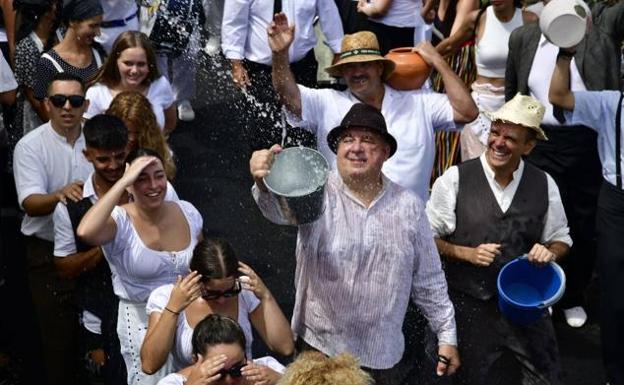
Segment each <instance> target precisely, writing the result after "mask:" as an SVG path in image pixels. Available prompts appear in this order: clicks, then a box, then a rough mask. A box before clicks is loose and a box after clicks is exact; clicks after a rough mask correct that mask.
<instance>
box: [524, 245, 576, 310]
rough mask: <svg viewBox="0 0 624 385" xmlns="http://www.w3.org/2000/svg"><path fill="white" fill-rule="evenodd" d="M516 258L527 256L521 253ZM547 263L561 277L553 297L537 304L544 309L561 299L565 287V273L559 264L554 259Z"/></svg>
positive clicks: (526, 257)
mask: <svg viewBox="0 0 624 385" xmlns="http://www.w3.org/2000/svg"><path fill="white" fill-rule="evenodd" d="M516 259H518V260H521V259H527V260H528V259H529V256H528V255H527V254H523V255H521V256H519V257H518V258H516ZM548 264H550V266H551V267H552V268H553V269H555V270H556V271H557V272H558V273H559V276H560V277H561V286H560V287H559V290H557V292H556V293H555V295H553V297H552V298H551V299H550V300H549V301H548V302H542V303H541V304H539V305H537V307H538V308H540V309H546V308H548V307H550V306H552V305H554V304H555V303H557V301H559V300H560V299H561V297H563V293H564V292H565V287H566V275H565V273H564V271H563V269H562V268H561V266H559V264H558V263H557V262H554V261H550V262H548Z"/></svg>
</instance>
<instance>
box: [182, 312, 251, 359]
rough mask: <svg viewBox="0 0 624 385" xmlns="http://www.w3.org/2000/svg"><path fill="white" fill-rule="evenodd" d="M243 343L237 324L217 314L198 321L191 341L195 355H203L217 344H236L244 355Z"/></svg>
mask: <svg viewBox="0 0 624 385" xmlns="http://www.w3.org/2000/svg"><path fill="white" fill-rule="evenodd" d="M245 343H246V341H245V333H243V329H241V327H240V326H239V325H238V323H237V322H236V321H234V320H233V319H231V318H229V317H226V316H222V315H219V314H209V315H207V316H206V318H204V319H203V320H201V321H199V323H198V324H197V325H196V326H195V329H194V330H193V337H192V339H191V345H192V346H193V354H195V355H197V354H203V355H205V354H206V352H207V351H208V349H210V348H211V347H213V346H215V345H219V344H237V345H238V346H240V348H241V350H242V351H243V354H244V352H245Z"/></svg>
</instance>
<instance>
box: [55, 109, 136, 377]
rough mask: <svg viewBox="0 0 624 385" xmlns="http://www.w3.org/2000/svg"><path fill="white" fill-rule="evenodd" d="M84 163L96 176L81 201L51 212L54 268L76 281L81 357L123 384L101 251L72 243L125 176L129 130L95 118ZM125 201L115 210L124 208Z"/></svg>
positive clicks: (113, 304) (88, 128)
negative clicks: (92, 211)
mask: <svg viewBox="0 0 624 385" xmlns="http://www.w3.org/2000/svg"><path fill="white" fill-rule="evenodd" d="M83 132H84V136H85V144H86V146H85V149H84V150H83V154H84V156H85V158H86V159H87V160H88V161H89V162H90V163H91V164H92V165H93V169H94V172H93V173H91V175H90V176H89V177H88V178H87V180H86V181H85V183H84V186H83V190H82V192H83V194H82V196H83V199H82V200H80V201H77V202H73V201H70V200H68V201H67V204H63V203H59V204H57V206H56V208H55V210H54V216H53V219H54V257H55V258H54V262H55V265H56V268H57V270H58V273H59V275H60V276H61V277H62V278H65V279H75V280H76V289H77V290H76V300H77V305H78V308H79V311H81V313H82V314H81V317H80V318H81V323H82V325H83V333H82V334H83V338H81V345H83V346H82V347H81V351H82V353H84V354H85V358H86V359H87V362H88V364H89V365H88V366H89V367H90V368H91V372H94V373H92V374H95V375H98V374H99V373H100V371H101V374H102V376H103V378H104V381H105V384H107V385H109V384H123V383H125V382H126V377H127V376H126V368H125V365H124V361H123V359H122V357H121V353H120V350H119V349H120V348H119V339H118V337H117V307H118V300H117V296H115V294H114V293H113V286H112V282H111V271H110V268H109V266H108V263H107V262H106V260H105V259H104V254H103V253H102V249H101V248H100V247H92V246H90V245H87V244H85V243H83V242H82V241H80V239H78V238H77V237H76V228H77V227H78V224H79V223H80V220H81V219H82V217H83V216H84V214H85V213H86V212H87V210H89V208H90V207H91V206H92V205H93V203H94V202H95V201H96V200H97V199H98V197H101V196H103V195H104V194H105V193H106V192H107V191H108V190H109V189H110V187H111V186H112V185H113V184H114V183H115V182H117V180H119V178H121V177H122V176H123V173H124V171H125V165H126V163H125V161H126V155H127V152H126V146H127V143H128V130H127V128H126V126H125V125H124V123H123V122H122V121H121V120H120V119H119V118H117V117H115V116H110V115H96V116H94V117H93V118H92V119H91V120H89V121H87V122H86V123H85V125H84V128H83ZM127 202H128V196H127V194H125V195H124V197H123V198H122V200H121V201H120V202H119V204H123V203H127Z"/></svg>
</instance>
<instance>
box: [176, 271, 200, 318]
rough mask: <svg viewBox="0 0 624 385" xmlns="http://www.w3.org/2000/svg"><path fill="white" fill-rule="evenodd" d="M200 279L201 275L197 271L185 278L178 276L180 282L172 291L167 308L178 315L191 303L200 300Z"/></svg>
mask: <svg viewBox="0 0 624 385" xmlns="http://www.w3.org/2000/svg"><path fill="white" fill-rule="evenodd" d="M200 279H201V274H199V273H198V272H196V271H192V272H191V273H190V274H188V275H187V276H186V277H184V278H182V277H181V276H178V280H177V282H176V284H175V286H174V287H173V290H172V291H171V296H170V297H169V302H167V308H169V309H171V310H173V311H174V312H176V313H180V312H181V311H183V310H184V309H186V307H187V306H188V305H190V304H191V302H193V301H195V300H196V299H197V298H199V296H200V295H201V285H202V283H201V282H200Z"/></svg>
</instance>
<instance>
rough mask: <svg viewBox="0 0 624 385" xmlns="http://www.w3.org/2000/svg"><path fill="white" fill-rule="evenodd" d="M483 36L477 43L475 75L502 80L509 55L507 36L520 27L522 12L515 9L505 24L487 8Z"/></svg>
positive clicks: (491, 9)
mask: <svg viewBox="0 0 624 385" xmlns="http://www.w3.org/2000/svg"><path fill="white" fill-rule="evenodd" d="M485 16H486V17H485V28H483V36H481V39H480V40H479V43H477V51H476V55H475V62H476V64H477V74H478V75H481V76H486V77H488V78H504V77H505V67H506V65H507V55H508V54H509V46H508V43H509V35H511V32H512V31H513V30H514V29H516V28H518V27H521V26H522V24H523V22H522V10H521V9H520V8H516V12H515V13H514V15H513V17H512V18H511V20H509V21H508V22H506V23H503V22H501V21H500V20H498V18H497V17H496V15H495V14H494V9H493V8H492V7H487V9H486V15H485Z"/></svg>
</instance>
